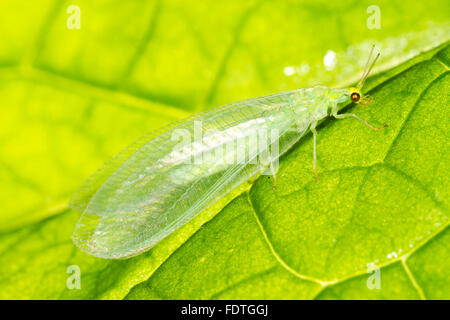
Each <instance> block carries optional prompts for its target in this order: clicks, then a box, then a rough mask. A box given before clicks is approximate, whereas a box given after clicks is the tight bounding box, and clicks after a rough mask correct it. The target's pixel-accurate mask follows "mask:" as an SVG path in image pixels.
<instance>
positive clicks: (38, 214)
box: [0, 0, 450, 298]
mask: <svg viewBox="0 0 450 320" xmlns="http://www.w3.org/2000/svg"><path fill="white" fill-rule="evenodd" d="M73 4H75V5H78V6H79V7H80V9H81V29H79V30H77V29H74V30H71V29H68V28H67V19H68V18H69V16H70V14H68V13H67V12H66V10H67V8H68V7H69V5H73ZM370 5H377V6H379V8H380V13H381V28H380V29H369V28H368V27H367V24H366V22H367V19H368V17H369V16H370V14H369V13H367V8H368V7H369V6H370ZM449 9H450V8H449V3H448V1H438V0H437V1H427V2H423V3H422V2H414V3H407V2H403V1H375V2H374V1H277V2H270V1H246V2H242V1H223V2H221V3H218V2H217V1H201V2H191V3H186V2H183V1H175V0H169V1H126V2H125V1H118V0H117V1H87V0H86V1H75V2H72V1H70V2H68V1H50V0H48V1H39V2H36V1H31V0H28V1H20V2H18V1H12V0H11V1H8V0H7V1H1V2H0V16H1V19H0V44H1V48H2V50H0V97H1V107H0V108H1V112H2V117H1V120H0V121H1V126H0V177H1V181H2V185H1V189H2V190H1V193H0V203H1V209H2V210H1V212H0V231H1V232H2V233H1V236H0V237H1V238H0V250H1V251H2V255H1V264H0V269H2V270H1V274H2V275H1V278H0V283H1V285H2V289H3V290H2V291H1V292H2V297H5V298H57V297H66V298H67V297H73V298H100V297H101V298H108V297H113V298H122V297H124V296H125V295H126V294H127V293H128V291H129V290H130V288H132V287H133V286H135V285H136V284H138V283H140V282H142V281H144V280H146V279H147V278H148V277H149V276H150V275H151V274H152V273H153V272H154V271H155V270H156V269H157V268H158V267H159V266H160V265H161V264H162V263H163V262H164V261H165V260H166V259H167V257H168V256H170V255H171V253H172V252H174V251H175V250H176V249H177V248H178V247H179V246H180V245H181V244H183V243H184V242H185V241H186V239H188V238H189V237H190V236H191V235H192V234H193V233H194V232H195V231H196V230H197V229H198V228H199V227H200V226H201V225H202V224H203V223H204V222H206V221H208V220H209V219H211V217H213V216H214V215H215V213H217V212H218V211H220V208H221V207H223V206H224V205H225V204H226V203H227V202H228V201H229V200H231V198H232V197H233V196H230V197H228V198H227V199H224V200H223V201H222V202H221V203H219V204H217V206H216V207H214V208H211V209H210V210H209V211H208V212H205V213H204V214H202V215H201V216H199V217H198V218H197V219H196V220H194V221H193V222H192V223H190V224H189V225H188V226H185V227H184V228H183V230H180V231H179V232H177V234H176V235H174V236H173V237H171V238H169V239H167V240H166V241H164V243H162V244H161V245H159V246H157V247H156V248H155V249H153V250H152V251H151V252H149V253H147V254H145V255H143V256H140V257H137V258H134V259H131V260H127V261H115V262H110V261H105V260H100V259H95V258H92V257H88V256H87V255H85V254H82V253H80V252H79V251H78V249H76V248H75V247H74V246H73V244H72V243H71V239H70V235H71V232H72V231H73V228H74V226H75V223H76V221H77V219H78V217H79V213H76V212H72V211H67V210H68V209H67V204H68V201H69V199H70V197H71V195H72V194H73V193H74V191H75V190H76V189H77V188H78V187H79V186H80V185H81V183H82V182H83V181H84V180H85V179H86V178H87V177H88V176H89V175H90V174H91V173H93V172H94V171H95V170H96V169H97V168H98V167H99V166H100V165H101V164H102V163H103V162H105V161H106V160H108V158H109V157H111V156H112V155H114V154H116V153H118V152H119V151H120V150H121V149H123V148H124V147H125V146H126V145H128V144H130V143H131V142H132V141H133V140H135V139H137V138H138V137H139V136H141V135H143V134H144V133H146V132H148V131H151V130H153V129H156V128H158V127H160V126H162V125H164V124H166V123H168V122H171V121H173V120H176V119H179V118H182V117H184V116H187V115H189V114H191V113H192V112H196V111H200V110H203V109H206V108H210V107H214V106H217V105H220V104H223V103H227V102H231V101H234V100H238V99H242V98H248V97H252V96H257V95H262V94H269V93H273V92H277V91H281V90H288V89H295V88H298V87H304V86H310V85H315V84H326V85H336V86H343V85H346V84H348V83H351V82H352V81H354V80H355V79H356V78H357V77H358V76H359V74H360V71H361V69H362V68H363V64H364V62H365V60H366V58H367V54H368V51H369V49H370V46H371V45H372V43H376V44H377V47H379V48H380V50H381V52H382V60H381V61H380V64H379V66H378V69H377V70H378V71H383V70H388V69H390V68H391V67H393V66H396V65H398V64H400V63H401V62H402V61H406V60H407V59H408V58H411V57H413V56H416V55H418V54H419V53H420V52H421V51H423V50H427V49H430V48H433V47H436V46H438V45H440V44H442V43H444V42H446V41H447V40H448V34H449V28H450V27H449V20H450V19H449V12H450V10H449ZM325 57H328V58H326V59H325ZM330 59H331V64H330V63H329V62H330ZM417 59H419V60H420V59H421V56H418V57H417ZM417 59H416V60H414V61H415V63H417V61H418V60H417ZM422 59H424V58H422ZM324 62H325V64H324ZM395 69H397V68H395ZM395 69H394V70H395ZM389 72H392V71H388V72H387V73H383V74H384V75H385V78H384V79H382V80H383V81H384V80H386V79H389V78H390V77H392V75H393V74H391V73H389ZM396 72H397V73H398V72H399V71H398V70H397V71H396ZM383 74H381V75H380V77H381V78H382V77H383ZM386 74H387V75H386ZM381 78H380V79H381ZM382 80H380V83H381V81H382ZM447 88H448V86H447ZM412 89H414V88H413V87H412V88H411V90H412ZM405 90H406V89H405ZM407 90H410V88H409V87H408V89H407ZM417 90H420V87H418V88H417ZM369 109H370V110H372V111H366V112H373V113H374V115H375V114H376V113H377V112H379V111H374V109H372V108H368V110H369ZM406 111H407V110H405V111H404V112H406ZM401 115H403V116H404V113H399V116H401ZM374 117H375V116H374ZM376 119H377V120H379V121H383V119H385V118H384V117H382V114H379V116H377V117H376ZM400 120H401V119H398V121H400ZM399 123H400V122H399ZM336 127H337V126H332V128H336ZM329 130H333V129H329ZM335 130H336V129H335ZM322 136H324V137H325V136H329V134H327V135H325V134H323V135H322ZM361 139H363V137H361ZM325 141H326V139H325V138H324V142H322V143H326V142H325ZM380 143H381V142H380ZM305 145H306V143H305ZM349 145H350V146H351V148H352V149H351V150H353V151H358V150H359V151H358V152H359V154H360V158H359V159H360V160H361V159H362V161H367V162H370V161H371V160H370V159H371V157H369V156H367V154H366V153H364V151H365V150H364V148H359V149H358V147H361V144H357V143H350V144H349ZM356 149H357V150H356ZM305 150H306V149H305ZM327 150H328V154H327ZM322 151H323V152H324V153H323V157H324V159H325V158H334V153H333V152H334V151H333V149H327V147H322ZM341 151H342V150H339V151H336V157H337V158H336V159H335V160H333V159H331V162H330V161H327V162H325V161H324V162H323V164H322V162H321V165H323V166H325V165H328V166H329V167H324V169H327V170H333V169H334V168H336V166H335V163H336V162H337V161H338V160H339V157H340V156H343V157H344V156H345V154H346V153H344V154H342V153H341ZM410 151H411V150H410ZM348 152H350V151H348ZM330 154H333V157H330ZM303 158H304V161H305V164H304V168H305V170H306V169H307V168H309V167H308V165H307V164H306V163H307V160H309V155H308V154H306V155H304V156H303ZM303 158H302V159H303ZM296 159H298V158H297V157H296ZM301 161H303V160H301ZM291 162H292V161H291ZM301 163H302V162H301ZM300 165H301V164H298V166H300ZM289 183H290V184H292V183H293V182H289ZM254 190H258V189H257V188H255V189H254ZM252 192H256V191H252ZM237 193H238V192H236V194H237ZM444 196H445V195H441V197H444ZM443 199H445V198H443ZM236 201H237V202H239V201H241V200H239V199H238V200H236ZM233 205H235V204H233ZM227 208H228V207H227ZM227 210H230V209H227ZM242 210H243V209H242ZM55 215H58V216H57V217H55V218H52V216H55ZM223 219H225V218H223ZM293 239H294V238H293ZM435 246H436V247H439V243H438V244H436V245H435ZM394 247H395V246H394ZM255 249H258V248H255ZM309 261H310V263H311V264H313V263H315V260H314V259H312V260H309ZM262 262H264V261H262ZM70 264H77V265H80V267H81V270H82V272H83V285H84V287H83V290H73V291H69V290H67V289H65V281H66V279H67V276H68V275H67V274H66V273H65V270H66V268H67V266H68V265H70ZM419 265H420V264H419V262H418V264H417V266H419ZM353 267H355V268H358V267H360V266H359V265H355V266H353ZM423 267H424V268H425V265H424V266H423ZM277 268H280V266H278V267H277ZM344 269H345V268H344ZM394 269H395V268H394ZM255 270H256V269H255ZM418 270H421V269H420V268H419V267H418ZM266 271H267V270H264V271H262V272H266ZM347 271H348V270H340V271H339V268H338V271H336V272H337V273H336V274H334V275H335V276H336V277H341V276H343V275H345V274H346V272H347ZM236 272H237V271H236ZM332 275H333V273H332ZM199 276H200V275H199ZM268 276H269V277H270V274H268ZM315 276H317V275H315ZM424 276H426V275H424ZM289 279H290V276H286V278H285V281H289ZM278 280H279V279H278ZM278 280H276V281H278ZM152 281H154V280H152ZM444 281H448V278H445V279H444ZM43 283H45V285H43ZM270 284H271V282H270V281H269V280H267V281H263V284H261V286H262V285H265V286H267V288H270ZM310 287H311V288H312V289H311V292H312V293H311V294H309V295H308V292H310V291H307V290H305V291H304V292H305V296H304V297H311V296H313V293H314V292H316V291H317V286H315V285H313V286H311V285H310ZM447 287H448V286H447ZM236 290H238V288H236ZM302 290H303V289H302ZM433 290H437V289H436V288H433ZM136 292H138V291H136ZM205 292H206V291H205ZM205 292H200V293H197V294H205ZM302 292H303V291H302ZM405 292H406V291H405ZM434 292H435V291H434ZM134 294H137V293H134ZM152 294H154V293H152ZM194 294H195V293H192V297H194ZM214 294H215V295H216V297H219V296H220V295H219V293H218V292H215V293H214ZM330 294H331V293H330ZM334 294H335V295H336V296H339V294H337V293H334ZM445 294H447V297H448V293H445V292H444V293H443V294H442V295H441V297H442V296H445ZM162 295H163V296H164V293H162ZM166 295H167V296H166V297H176V296H179V295H177V294H175V293H173V295H172V296H171V295H170V294H168V293H166ZM182 296H184V297H188V294H187V293H186V292H184V293H183V294H182ZM341 296H343V295H342V294H341ZM438 296H439V295H438ZM141 297H142V296H141ZM205 297H206V296H205ZM236 297H244V294H242V295H240V294H239V291H236ZM285 297H297V298H298V297H302V296H297V295H294V296H289V295H287V294H286V296H285ZM387 297H389V295H388V296H387ZM410 297H411V296H410ZM430 297H431V296H430Z"/></svg>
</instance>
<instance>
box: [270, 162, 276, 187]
mask: <svg viewBox="0 0 450 320" xmlns="http://www.w3.org/2000/svg"><path fill="white" fill-rule="evenodd" d="M270 171H272V176H273V187H272V189H274V190H275V189H276V188H277V173H276V171H275V168H274V166H273V162H271V163H270Z"/></svg>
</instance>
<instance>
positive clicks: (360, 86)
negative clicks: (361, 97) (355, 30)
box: [357, 45, 380, 88]
mask: <svg viewBox="0 0 450 320" xmlns="http://www.w3.org/2000/svg"><path fill="white" fill-rule="evenodd" d="M374 49H375V45H373V46H372V49H370V53H369V59H367V62H366V66H365V67H364V72H363V74H362V76H361V80H360V81H359V83H358V86H357V87H358V88H362V86H363V85H364V82H366V79H367V77H368V76H369V74H370V71H372V68H373V66H374V65H375V62H377V60H378V58H379V57H380V53H379V52H378V54H377V56H376V57H375V59H374V60H373V62H372V63H371V64H370V67H369V69H367V67H368V66H369V63H370V58H372V53H373V50H374Z"/></svg>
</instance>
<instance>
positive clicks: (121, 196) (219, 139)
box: [71, 47, 387, 258]
mask: <svg viewBox="0 0 450 320" xmlns="http://www.w3.org/2000/svg"><path fill="white" fill-rule="evenodd" d="M373 49H374V48H373V47H372V50H371V52H370V56H369V59H368V61H367V64H366V66H365V69H364V72H363V75H362V77H361V80H360V81H359V83H358V85H357V86H356V87H354V88H347V89H332V88H328V87H325V86H317V87H312V88H304V89H298V90H293V91H287V92H282V93H277V94H273V95H268V96H263V97H259V98H253V99H247V100H242V101H238V102H236V103H231V104H228V105H225V106H222V107H220V108H217V109H214V110H210V111H206V112H203V113H200V114H197V115H194V116H191V117H189V118H186V119H184V120H181V121H179V122H176V123H173V124H171V125H169V126H167V127H165V128H162V129H160V130H159V131H157V132H154V133H150V134H148V135H146V136H144V137H143V138H141V139H140V140H138V141H136V142H135V143H134V144H132V145H131V146H129V147H128V148H126V149H125V150H124V151H122V152H121V153H120V154H119V155H117V156H116V157H114V158H113V159H111V160H110V161H109V162H107V163H106V164H105V165H104V166H103V167H102V168H101V169H100V170H99V171H97V172H96V173H95V174H94V175H92V176H91V177H90V178H89V179H88V180H87V181H86V182H85V184H84V185H83V186H82V187H81V189H80V190H79V191H78V192H77V193H76V194H75V195H74V197H73V199H72V201H71V207H72V208H73V209H76V210H79V211H81V212H82V215H81V218H80V220H79V222H78V224H77V226H76V228H75V231H74V234H73V241H74V243H75V244H76V245H77V246H78V247H79V248H80V249H81V250H83V251H85V252H87V253H89V254H92V255H94V256H98V257H103V258H128V257H131V256H135V255H137V254H140V253H142V252H144V251H147V250H149V249H150V248H151V247H153V246H154V245H155V244H157V243H158V242H159V241H160V240H162V239H163V238H165V237H166V236H168V235H169V234H171V233H172V232H173V231H174V230H176V229H177V228H179V227H180V226H182V225H184V224H185V223H187V222H188V221H189V220H191V219H192V218H193V217H195V216H196V215H197V214H199V213H200V212H201V211H203V210H205V209H206V208H208V207H209V206H210V205H212V204H213V203H215V202H216V201H218V200H219V199H221V198H222V197H223V196H224V195H226V194H227V193H229V192H230V191H232V190H233V189H235V188H236V187H238V186H239V185H241V184H242V183H245V181H248V180H250V179H252V178H254V177H256V176H258V175H259V174H261V172H263V171H264V170H266V169H267V168H270V170H271V171H270V172H271V174H272V175H273V179H274V187H276V171H275V168H274V163H275V161H277V160H278V158H279V156H281V155H282V154H283V153H285V152H286V151H287V150H289V149H290V148H291V147H292V146H293V145H294V144H295V143H296V142H297V141H298V140H299V139H300V138H301V137H302V136H303V135H304V134H305V133H306V132H307V130H308V129H310V130H311V132H312V134H313V142H314V150H313V166H312V167H313V171H314V173H315V176H316V179H317V180H319V176H318V174H317V168H316V137H317V131H316V126H317V123H318V121H320V120H321V119H323V118H325V117H327V116H329V115H331V116H333V117H335V118H337V119H344V118H349V117H353V118H356V119H358V120H359V121H361V122H363V123H364V124H365V125H366V126H368V127H369V128H371V129H373V130H379V129H382V128H384V127H386V126H387V125H384V126H382V127H379V128H378V127H374V126H373V125H371V124H369V123H368V122H366V121H365V120H363V119H361V118H360V117H358V116H357V115H355V114H353V113H350V114H338V109H339V106H343V105H346V104H348V103H350V102H352V101H353V102H355V103H369V102H370V99H369V98H368V97H367V96H364V95H363V94H362V92H361V89H362V87H363V85H364V82H365V80H366V79H367V76H368V75H369V73H370V71H371V70H372V67H373V66H374V64H375V62H376V60H377V59H378V57H379V54H378V55H377V56H376V57H375V59H374V60H373V62H372V63H370V61H371V57H372V53H373ZM191 137H194V139H193V140H192V139H191ZM230 146H231V147H230ZM275 146H276V148H274V147H275ZM273 149H277V152H276V153H273V152H271V151H270V150H273ZM269 151H270V152H269ZM205 158H208V159H209V160H208V159H206V160H205ZM238 158H239V159H238ZM211 159H212V160H211Z"/></svg>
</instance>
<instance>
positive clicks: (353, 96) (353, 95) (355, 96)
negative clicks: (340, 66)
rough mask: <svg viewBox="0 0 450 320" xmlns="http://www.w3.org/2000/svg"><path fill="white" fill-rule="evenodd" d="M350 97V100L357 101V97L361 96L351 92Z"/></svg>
mask: <svg viewBox="0 0 450 320" xmlns="http://www.w3.org/2000/svg"><path fill="white" fill-rule="evenodd" d="M351 98H352V100H353V101H354V102H358V101H359V99H360V98H361V96H360V95H359V93H358V92H353V93H352V95H351Z"/></svg>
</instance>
